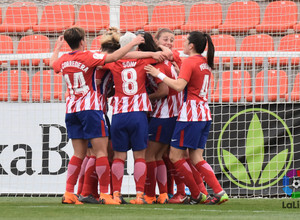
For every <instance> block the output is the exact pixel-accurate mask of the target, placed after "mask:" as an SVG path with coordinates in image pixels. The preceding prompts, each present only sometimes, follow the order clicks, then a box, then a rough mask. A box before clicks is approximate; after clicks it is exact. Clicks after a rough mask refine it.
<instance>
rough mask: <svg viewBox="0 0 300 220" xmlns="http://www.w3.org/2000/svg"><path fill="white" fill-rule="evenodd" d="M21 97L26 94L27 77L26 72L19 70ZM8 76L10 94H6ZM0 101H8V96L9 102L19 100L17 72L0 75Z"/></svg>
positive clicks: (27, 86)
mask: <svg viewBox="0 0 300 220" xmlns="http://www.w3.org/2000/svg"><path fill="white" fill-rule="evenodd" d="M20 74H21V76H20V78H21V82H20V84H21V95H22V94H27V93H28V88H29V77H28V74H27V72H25V71H23V70H21V73H20ZM8 75H9V76H10V93H8ZM0 82H1V83H0V101H8V94H9V95H10V100H11V101H18V100H19V72H18V70H11V71H10V72H8V71H3V72H1V73H0Z"/></svg>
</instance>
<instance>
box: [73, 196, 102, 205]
mask: <svg viewBox="0 0 300 220" xmlns="http://www.w3.org/2000/svg"><path fill="white" fill-rule="evenodd" d="M78 200H79V201H80V202H83V203H88V204H99V201H98V200H97V199H95V197H94V196H93V195H92V194H91V195H88V196H82V195H79V198H78Z"/></svg>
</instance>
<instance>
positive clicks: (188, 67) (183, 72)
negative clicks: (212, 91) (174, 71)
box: [178, 59, 193, 82]
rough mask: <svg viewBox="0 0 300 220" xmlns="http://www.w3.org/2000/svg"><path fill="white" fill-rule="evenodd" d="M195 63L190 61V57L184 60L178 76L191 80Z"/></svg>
mask: <svg viewBox="0 0 300 220" xmlns="http://www.w3.org/2000/svg"><path fill="white" fill-rule="evenodd" d="M192 69H193V65H192V63H190V62H189V59H186V60H184V61H183V63H182V66H181V68H180V72H179V76H178V78H181V79H184V80H185V81H187V82H189V81H190V78H191V75H192Z"/></svg>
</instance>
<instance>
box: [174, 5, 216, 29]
mask: <svg viewBox="0 0 300 220" xmlns="http://www.w3.org/2000/svg"><path fill="white" fill-rule="evenodd" d="M221 23H222V5H221V4H220V3H216V2H199V3H196V4H194V5H192V7H191V10H190V13H189V16H188V20H187V22H186V24H183V25H181V27H180V29H181V30H182V31H183V32H189V31H196V30H197V31H203V32H210V31H211V30H212V29H217V28H218V27H219V25H220V24H221Z"/></svg>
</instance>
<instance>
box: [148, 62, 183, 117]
mask: <svg viewBox="0 0 300 220" xmlns="http://www.w3.org/2000/svg"><path fill="white" fill-rule="evenodd" d="M155 67H156V68H158V69H159V70H160V71H161V72H162V73H164V74H166V75H167V76H168V77H170V78H172V79H177V73H176V70H175V68H174V66H173V65H172V63H171V62H170V61H168V60H165V61H164V62H162V63H159V64H157V65H155ZM156 79H157V81H156V82H157V83H160V82H161V80H160V79H158V78H156ZM182 98H183V96H182V92H179V93H178V92H177V91H176V90H174V89H172V88H169V94H168V95H167V96H166V97H164V98H161V99H158V100H155V101H154V102H152V106H153V111H152V113H151V117H154V118H171V117H176V116H178V112H179V108H180V106H181V104H182Z"/></svg>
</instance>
